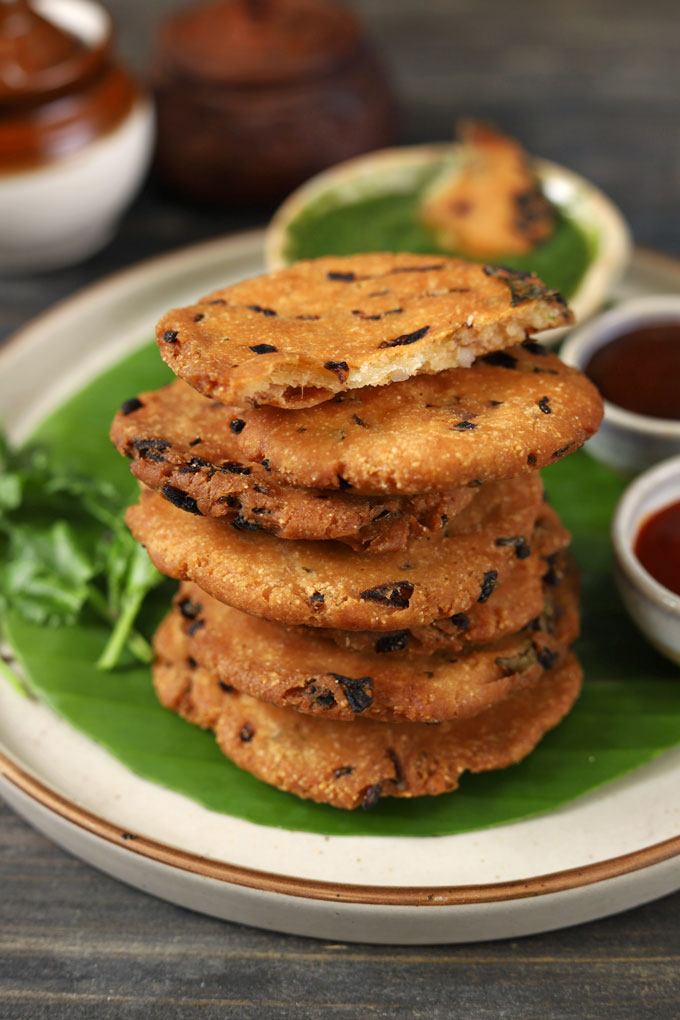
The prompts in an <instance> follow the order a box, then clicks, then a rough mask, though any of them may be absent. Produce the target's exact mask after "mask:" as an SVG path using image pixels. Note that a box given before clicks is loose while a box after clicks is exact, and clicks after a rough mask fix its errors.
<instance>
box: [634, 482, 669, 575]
mask: <svg viewBox="0 0 680 1020" xmlns="http://www.w3.org/2000/svg"><path fill="white" fill-rule="evenodd" d="M635 555H636V556H637V558H638V559H639V561H640V563H641V564H642V566H643V567H644V568H645V570H647V571H648V572H649V573H650V574H651V575H652V577H653V578H654V579H655V580H656V581H658V582H659V584H662V585H663V586H664V588H668V589H669V590H670V591H673V592H675V593H676V595H680V500H679V501H678V502H677V503H671V504H670V505H669V506H665V507H664V508H663V509H662V510H657V512H656V513H654V514H650V516H649V517H648V518H647V519H646V520H645V521H644V522H643V524H642V527H641V528H640V530H639V531H638V534H637V538H636V539H635Z"/></svg>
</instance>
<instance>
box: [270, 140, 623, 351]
mask: <svg viewBox="0 0 680 1020" xmlns="http://www.w3.org/2000/svg"><path fill="white" fill-rule="evenodd" d="M459 150H460V145H459V144H458V143H456V142H453V143H451V142H448V143H441V142H438V143H433V144H430V145H411V146H403V147H401V148H397V149H383V150H381V151H378V152H370V153H368V154H367V155H365V156H359V157H358V158H356V159H351V160H348V161H346V162H345V163H339V164H338V165H337V166H335V167H331V169H330V170H325V171H324V172H323V173H320V174H317V175H316V176H315V177H312V178H311V179H310V180H309V181H307V182H306V183H305V184H303V185H302V187H300V188H298V189H297V190H296V191H294V192H293V193H292V195H290V196H289V198H287V199H286V201H285V202H284V203H283V205H282V206H281V207H280V208H279V209H278V210H277V212H276V214H275V216H274V218H273V219H272V221H271V223H270V225H269V228H268V230H267V237H266V242H265V256H266V260H267V265H268V267H269V268H270V269H279V268H281V266H284V265H287V264H288V263H289V262H290V258H289V257H288V255H287V249H288V247H289V227H290V225H291V224H292V223H293V222H294V221H295V220H296V219H297V218H298V216H300V214H301V213H303V212H304V211H305V210H306V209H307V208H309V206H311V205H312V204H316V203H319V204H321V203H323V204H325V206H326V207H327V208H336V207H338V206H342V205H345V204H348V203H352V202H355V201H357V200H358V199H361V198H371V197H376V196H379V195H381V194H389V193H395V192H399V193H406V194H408V193H413V192H414V191H416V190H418V189H419V188H420V187H422V185H423V182H424V181H426V180H429V179H431V177H432V175H433V173H435V172H436V171H437V168H438V167H441V166H442V164H443V163H444V162H450V161H455V159H456V158H457V155H458V152H459ZM532 162H533V165H534V167H535V169H536V172H537V175H538V178H539V180H540V182H541V187H542V190H543V192H544V194H545V195H546V196H547V198H548V199H549V200H550V202H552V204H553V205H554V206H556V207H557V208H558V209H560V210H561V211H562V212H563V213H564V214H565V215H567V216H568V217H569V219H571V220H573V221H574V222H575V223H576V224H577V226H578V227H579V228H580V230H581V232H582V233H583V234H584V236H585V237H586V238H587V239H588V243H589V246H591V247H592V249H593V252H594V253H593V256H592V259H591V261H590V264H589V266H588V268H587V269H586V271H585V273H584V275H583V277H582V279H581V281H580V283H579V284H578V286H577V288H576V290H575V292H574V293H573V294H572V295H571V296H570V298H569V305H570V307H571V309H572V310H573V312H574V317H575V320H576V322H578V323H580V322H585V320H586V319H588V318H590V316H592V315H594V314H595V313H596V312H597V311H598V310H599V309H600V308H601V307H602V305H603V304H604V302H605V301H606V299H607V297H608V296H609V294H610V293H611V291H612V289H613V287H614V285H615V284H616V282H617V281H618V279H619V277H620V276H621V275H622V274H623V272H624V270H625V269H626V267H627V265H628V263H629V261H630V257H631V252H632V243H631V238H630V232H629V230H628V227H627V225H626V222H625V220H624V218H623V216H622V215H621V213H620V212H619V210H618V209H617V208H616V206H615V205H614V204H613V203H612V202H611V201H610V200H609V199H608V198H607V196H606V195H604V194H603V192H601V191H600V190H599V189H598V188H596V187H595V185H594V184H591V183H590V182H589V181H587V180H585V179H584V178H583V177H580V176H579V175H578V174H576V173H574V172H573V171H571V170H567V169H566V168H564V167H561V166H558V164H556V163H551V162H549V161H548V160H543V159H534V160H533V161H532ZM564 333H565V330H564V329H562V328H560V329H551V330H548V331H547V332H545V333H542V334H541V340H542V341H543V342H544V343H555V342H556V341H557V340H559V339H560V338H561V337H562V336H563V335H564Z"/></svg>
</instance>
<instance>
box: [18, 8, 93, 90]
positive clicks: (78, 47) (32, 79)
mask: <svg viewBox="0 0 680 1020" xmlns="http://www.w3.org/2000/svg"><path fill="white" fill-rule="evenodd" d="M109 39H110V33H108V32H107V33H106V39H103V40H102V41H101V42H100V43H99V44H98V45H96V46H93V47H92V46H88V45H87V44H86V43H85V41H84V40H83V39H81V38H80V37H78V36H77V35H75V34H74V33H72V32H69V31H68V30H67V29H65V28H62V27H61V26H60V25H59V24H58V23H57V21H56V20H55V21H52V20H50V19H49V18H48V17H45V16H44V15H42V14H41V13H39V11H38V10H36V9H35V8H34V7H32V6H31V4H30V3H29V2H28V0H0V101H5V100H10V99H12V100H13V99H23V98H27V97H30V98H34V99H35V98H41V97H45V96H48V95H51V94H54V93H57V92H63V91H67V90H68V89H69V88H72V87H73V86H74V85H76V84H78V83H79V82H81V81H82V80H83V79H84V78H85V77H87V76H88V75H89V74H90V73H91V71H92V69H93V68H94V67H95V66H96V65H97V64H98V63H99V61H100V60H101V57H102V51H103V49H105V47H106V45H108V43H109Z"/></svg>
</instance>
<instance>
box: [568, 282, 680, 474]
mask: <svg viewBox="0 0 680 1020" xmlns="http://www.w3.org/2000/svg"><path fill="white" fill-rule="evenodd" d="M663 322H676V323H679V324H680V295H673V294H668V295H663V294H660V295H652V296H650V297H641V298H634V299H633V300H631V301H625V302H624V303H623V304H620V305H618V306H617V307H616V308H612V309H611V310H610V311H608V312H605V313H604V315H600V316H598V317H597V318H596V319H593V320H592V322H589V323H588V324H587V325H585V326H584V327H583V328H582V329H577V330H575V331H574V332H573V333H572V334H571V336H570V337H569V338H568V339H567V340H566V341H565V343H564V345H563V346H562V349H561V350H560V357H561V358H562V360H563V361H565V362H566V363H567V364H568V365H572V366H573V367H574V368H578V369H580V370H581V371H584V370H585V368H586V366H587V365H588V362H589V361H590V359H591V358H592V356H593V354H595V352H596V351H597V350H599V349H600V348H601V347H604V346H605V344H608V343H611V341H612V340H615V339H616V338H617V337H618V336H622V335H623V334H625V333H628V332H629V331H631V330H633V329H637V328H640V327H642V326H649V325H652V324H659V323H663ZM678 385H680V382H679V384H678ZM586 449H587V450H588V452H589V453H590V454H592V456H593V457H595V458H596V460H601V461H603V462H604V463H605V464H610V465H611V466H612V467H615V468H618V469H619V470H620V471H625V472H628V473H633V474H636V473H637V472H638V471H643V470H644V469H645V468H647V467H650V466H651V465H652V464H656V463H658V461H660V460H665V459H666V458H667V457H672V456H673V455H674V454H677V453H680V421H673V420H672V419H667V418H652V417H648V416H647V415H645V414H636V413H635V412H633V411H626V410H625V409H624V408H623V407H618V406H617V405H616V404H612V403H610V402H609V401H608V400H605V402H604V420H603V422H602V425H601V426H600V429H599V432H597V433H596V434H595V435H594V436H593V438H592V439H589V440H588V443H587V446H586Z"/></svg>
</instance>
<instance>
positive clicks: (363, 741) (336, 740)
mask: <svg viewBox="0 0 680 1020" xmlns="http://www.w3.org/2000/svg"><path fill="white" fill-rule="evenodd" d="M190 655H191V646H190V641H189V639H187V638H186V637H185V636H184V635H182V634H181V633H180V634H179V637H178V640H177V642H176V643H168V644H167V645H165V646H164V647H163V650H162V652H161V654H160V655H159V657H158V658H157V660H156V663H155V664H154V667H153V677H154V685H155V688H156V692H157V695H158V697H159V700H160V701H161V703H162V704H163V705H164V706H165V707H166V708H169V709H171V710H172V711H175V712H178V713H179V715H181V716H183V717H184V718H185V719H187V720H188V721H189V722H192V723H195V724H196V725H199V726H202V727H204V728H209V729H212V730H214V732H215V735H216V738H217V742H218V744H219V746H220V748H221V750H222V752H223V753H224V754H225V755H226V756H227V757H228V758H230V759H231V760H232V761H233V762H235V764H236V765H238V766H240V767H241V768H243V769H245V770H246V771H248V772H251V773H252V774H253V775H255V776H257V778H258V779H262V780H263V781H264V782H266V783H269V784H271V785H273V786H276V787H278V788H279V789H281V790H286V791H288V792H290V793H294V794H297V795H298V796H299V797H305V798H308V799H311V800H315V801H318V802H321V803H326V804H331V805H333V806H334V807H339V808H346V809H351V808H356V807H359V806H362V807H364V808H371V807H374V806H375V805H376V804H377V802H378V801H379V799H380V798H381V797H388V796H392V797H418V796H422V795H425V794H429V795H434V794H440V793H445V792H447V791H449V790H454V789H455V788H456V787H457V786H458V782H459V779H460V776H461V774H462V773H463V772H465V771H470V772H484V771H487V770H489V769H501V768H506V767H507V766H509V765H512V764H514V763H515V762H518V761H520V760H521V759H522V758H524V757H525V756H526V755H527V754H529V752H530V751H532V750H533V749H534V747H535V746H536V744H537V743H538V741H539V740H540V739H541V737H542V736H543V734H544V733H545V732H546V731H547V730H549V729H552V728H553V727H554V726H556V725H557V724H558V723H559V722H560V720H561V719H562V718H563V717H564V716H565V715H566V713H567V712H568V711H569V709H570V708H571V707H572V705H573V704H574V702H575V700H576V698H577V697H578V694H579V690H580V686H581V676H582V672H581V668H580V666H579V664H578V661H577V660H576V658H575V657H574V655H573V654H572V653H570V654H569V655H568V656H567V657H566V658H565V659H564V661H563V662H561V663H560V664H559V665H557V666H555V667H554V668H553V669H551V670H549V671H548V672H547V673H545V675H544V677H543V679H541V680H540V681H539V682H538V683H537V684H536V685H534V686H533V687H528V688H524V689H520V690H518V691H516V692H515V693H513V694H511V695H510V696H509V697H507V698H506V699H505V700H504V701H501V702H500V703H499V704H498V705H494V706H493V707H492V708H489V709H487V710H486V711H485V712H481V713H480V714H478V715H476V716H473V717H472V718H469V719H456V720H451V721H449V722H444V723H441V724H440V725H438V726H429V725H427V724H426V723H384V722H374V721H372V720H370V719H358V720H357V721H356V722H355V723H353V724H352V725H348V724H347V723H345V722H339V721H335V720H332V719H320V718H317V717H314V716H309V715H304V714H303V713H301V712H296V711H293V710H291V709H286V708H279V707H277V706H276V705H269V704H266V703H265V702H261V701H257V700H256V699H255V698H252V697H250V696H249V695H247V694H241V693H239V692H237V691H236V690H229V689H225V686H226V685H225V686H220V683H219V681H218V680H217V679H216V677H215V675H214V674H213V673H211V672H210V671H209V670H206V669H204V668H202V667H201V666H199V665H192V660H190V658H189V657H190Z"/></svg>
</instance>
